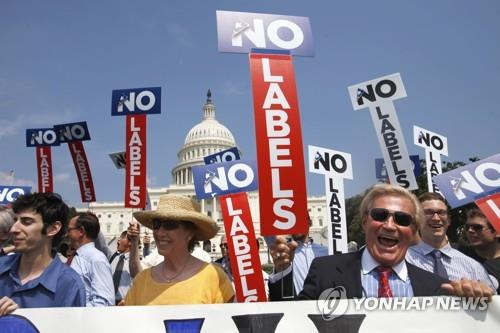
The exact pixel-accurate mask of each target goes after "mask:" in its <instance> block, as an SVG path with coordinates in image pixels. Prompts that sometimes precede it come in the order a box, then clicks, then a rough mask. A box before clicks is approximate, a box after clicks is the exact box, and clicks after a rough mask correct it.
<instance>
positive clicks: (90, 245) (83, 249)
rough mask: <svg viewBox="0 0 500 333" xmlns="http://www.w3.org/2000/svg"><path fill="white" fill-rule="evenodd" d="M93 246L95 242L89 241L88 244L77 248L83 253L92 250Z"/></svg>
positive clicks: (78, 252)
mask: <svg viewBox="0 0 500 333" xmlns="http://www.w3.org/2000/svg"><path fill="white" fill-rule="evenodd" d="M91 248H95V245H94V242H90V243H87V244H84V245H82V246H80V247H79V248H78V249H77V250H76V253H77V254H80V255H81V254H82V253H85V252H87V251H88V250H90V249H91Z"/></svg>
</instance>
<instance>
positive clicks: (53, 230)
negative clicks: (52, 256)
mask: <svg viewBox="0 0 500 333" xmlns="http://www.w3.org/2000/svg"><path fill="white" fill-rule="evenodd" d="M61 228H62V223H61V221H55V222H54V223H52V224H51V225H49V226H48V227H47V236H51V237H53V236H55V235H57V234H58V233H59V231H60V230H61Z"/></svg>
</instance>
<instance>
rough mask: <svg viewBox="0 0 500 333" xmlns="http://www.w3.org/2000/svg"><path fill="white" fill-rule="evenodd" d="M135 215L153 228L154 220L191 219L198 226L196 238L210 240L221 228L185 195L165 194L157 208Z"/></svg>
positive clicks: (143, 223)
mask: <svg viewBox="0 0 500 333" xmlns="http://www.w3.org/2000/svg"><path fill="white" fill-rule="evenodd" d="M134 217H135V219H136V220H137V221H139V222H140V223H141V224H142V225H144V226H146V227H148V228H150V229H153V220H154V219H161V220H174V221H189V222H192V223H193V224H194V225H195V226H196V229H197V230H196V232H195V237H196V240H199V241H203V240H209V239H210V238H212V237H214V236H215V234H217V231H218V230H219V227H218V226H217V223H215V221H214V220H212V219H211V218H210V217H208V216H206V215H204V214H202V213H200V205H199V204H198V202H196V201H195V200H194V199H190V198H188V197H185V196H180V195H173V194H165V195H162V196H161V197H160V200H159V202H158V208H157V209H156V210H147V211H141V212H135V213H134Z"/></svg>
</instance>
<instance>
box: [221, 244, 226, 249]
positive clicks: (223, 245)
mask: <svg viewBox="0 0 500 333" xmlns="http://www.w3.org/2000/svg"><path fill="white" fill-rule="evenodd" d="M219 246H220V248H221V249H222V248H224V249H227V243H221V244H220V245H219Z"/></svg>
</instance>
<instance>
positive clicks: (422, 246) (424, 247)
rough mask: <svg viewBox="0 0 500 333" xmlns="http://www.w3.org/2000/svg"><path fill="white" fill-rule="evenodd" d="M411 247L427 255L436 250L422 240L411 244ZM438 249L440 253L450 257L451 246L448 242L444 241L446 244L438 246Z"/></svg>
mask: <svg viewBox="0 0 500 333" xmlns="http://www.w3.org/2000/svg"><path fill="white" fill-rule="evenodd" d="M412 248H413V249H414V250H415V251H417V252H419V253H421V254H423V255H429V254H430V253H431V252H432V251H434V250H436V248H434V247H432V246H430V245H429V244H427V243H426V242H424V241H420V243H418V244H417V245H415V246H412ZM439 251H441V253H443V254H444V255H445V256H447V257H451V251H452V248H451V245H450V243H446V245H445V246H443V247H442V248H440V249H439Z"/></svg>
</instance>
